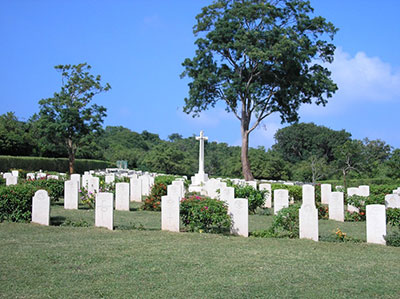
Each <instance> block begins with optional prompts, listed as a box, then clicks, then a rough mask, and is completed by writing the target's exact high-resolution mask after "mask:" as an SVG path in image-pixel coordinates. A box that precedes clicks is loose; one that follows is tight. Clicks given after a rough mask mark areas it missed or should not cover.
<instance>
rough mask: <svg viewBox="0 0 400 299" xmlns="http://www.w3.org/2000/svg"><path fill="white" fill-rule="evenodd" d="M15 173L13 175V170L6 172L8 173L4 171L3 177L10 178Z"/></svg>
mask: <svg viewBox="0 0 400 299" xmlns="http://www.w3.org/2000/svg"><path fill="white" fill-rule="evenodd" d="M12 176H13V175H12V173H11V172H6V173H3V179H5V180H6V179H7V178H9V177H12Z"/></svg>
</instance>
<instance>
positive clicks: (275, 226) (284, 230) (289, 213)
mask: <svg viewBox="0 0 400 299" xmlns="http://www.w3.org/2000/svg"><path fill="white" fill-rule="evenodd" d="M300 206H301V205H300V203H296V204H294V205H291V206H289V207H288V208H284V209H282V210H280V211H279V212H278V214H277V215H275V216H274V218H273V221H272V226H271V231H272V232H273V234H274V235H275V236H276V237H288V238H298V237H299V209H300Z"/></svg>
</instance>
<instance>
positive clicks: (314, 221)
mask: <svg viewBox="0 0 400 299" xmlns="http://www.w3.org/2000/svg"><path fill="white" fill-rule="evenodd" d="M299 235H300V239H310V240H313V241H318V210H317V209H316V208H315V205H312V204H303V205H302V206H301V208H300V210H299Z"/></svg>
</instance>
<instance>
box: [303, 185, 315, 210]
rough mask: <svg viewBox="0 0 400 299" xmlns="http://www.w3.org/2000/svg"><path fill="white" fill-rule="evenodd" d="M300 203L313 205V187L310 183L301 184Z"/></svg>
mask: <svg viewBox="0 0 400 299" xmlns="http://www.w3.org/2000/svg"><path fill="white" fill-rule="evenodd" d="M302 195H303V196H302V199H303V203H302V205H311V206H313V207H315V188H314V186H312V185H303V187H302Z"/></svg>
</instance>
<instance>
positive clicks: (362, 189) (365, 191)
mask: <svg viewBox="0 0 400 299" xmlns="http://www.w3.org/2000/svg"><path fill="white" fill-rule="evenodd" d="M358 194H359V195H360V196H369V186H359V187H358Z"/></svg>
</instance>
